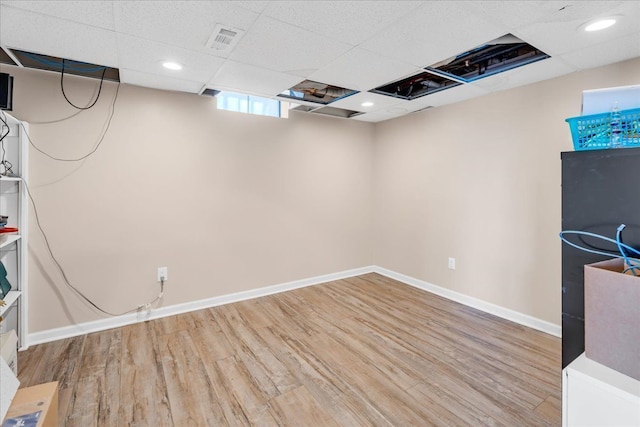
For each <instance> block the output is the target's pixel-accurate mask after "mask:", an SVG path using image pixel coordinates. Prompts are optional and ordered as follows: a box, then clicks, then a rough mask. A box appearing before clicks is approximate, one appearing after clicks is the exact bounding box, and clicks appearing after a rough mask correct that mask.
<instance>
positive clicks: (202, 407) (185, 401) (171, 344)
mask: <svg viewBox="0 0 640 427" xmlns="http://www.w3.org/2000/svg"><path fill="white" fill-rule="evenodd" d="M158 345H159V347H160V354H161V358H162V367H163V372H164V378H165V384H166V386H167V396H168V398H169V402H170V404H171V418H172V420H173V424H174V425H176V426H192V425H199V424H202V425H208V426H219V425H222V424H223V422H224V414H223V412H222V409H221V407H220V405H219V403H218V402H217V396H216V394H215V391H214V390H213V388H212V387H211V385H210V382H209V377H208V375H207V371H206V369H205V367H204V365H203V363H202V359H200V358H198V357H193V356H194V354H197V348H196V345H195V344H194V342H193V340H192V338H191V335H190V334H189V332H188V331H179V332H175V333H173V334H166V335H162V336H160V337H159V338H158Z"/></svg>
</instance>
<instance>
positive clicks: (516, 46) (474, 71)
mask: <svg viewBox="0 0 640 427" xmlns="http://www.w3.org/2000/svg"><path fill="white" fill-rule="evenodd" d="M547 58H550V56H549V55H547V54H546V53H544V52H542V51H541V50H539V49H537V48H535V47H533V46H531V45H530V44H529V43H526V42H524V41H522V40H521V39H519V38H518V37H516V36H514V35H513V34H506V35H504V36H502V37H499V38H497V39H495V40H491V41H489V42H487V43H485V44H483V45H481V46H477V47H475V48H473V49H471V50H468V51H466V52H463V53H461V54H459V55H456V56H454V57H452V58H449V59H445V60H444V61H440V62H438V63H436V64H433V65H431V66H429V67H427V68H426V69H427V70H428V71H431V72H434V73H437V74H440V75H443V76H446V77H449V78H453V79H457V80H461V81H463V82H465V83H469V82H472V81H474V80H478V79H482V78H485V77H489V76H492V75H494V74H499V73H503V72H505V71H508V70H511V69H514V68H517V67H521V66H523V65H527V64H531V63H534V62H537V61H541V60H543V59H547Z"/></svg>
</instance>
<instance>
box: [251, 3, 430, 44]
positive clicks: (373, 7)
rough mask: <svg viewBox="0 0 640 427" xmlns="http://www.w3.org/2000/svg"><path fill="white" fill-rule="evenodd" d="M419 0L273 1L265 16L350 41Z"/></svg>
mask: <svg viewBox="0 0 640 427" xmlns="http://www.w3.org/2000/svg"><path fill="white" fill-rule="evenodd" d="M421 3H423V2H421V1H275V2H271V3H270V4H269V6H268V7H267V9H266V10H265V11H264V15H265V16H269V17H271V18H274V19H277V20H279V21H282V22H286V23H288V24H292V25H295V26H297V27H300V28H304V29H306V30H309V31H312V32H314V33H317V34H322V35H324V36H327V37H331V38H333V39H336V40H340V41H342V42H345V43H349V44H351V45H354V46H355V45H357V44H359V43H361V42H363V41H364V40H366V39H368V38H370V37H372V36H373V35H374V34H376V33H377V32H378V31H380V30H382V29H384V28H385V27H387V26H388V25H390V24H392V23H393V22H395V21H396V20H398V19H400V18H402V17H403V16H404V15H406V14H408V13H410V12H411V11H412V10H413V9H415V8H416V7H417V6H419V5H420V4H421Z"/></svg>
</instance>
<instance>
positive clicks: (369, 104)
mask: <svg viewBox="0 0 640 427" xmlns="http://www.w3.org/2000/svg"><path fill="white" fill-rule="evenodd" d="M360 105H362V106H363V107H373V102H371V101H367V102H363V103H362V104H360Z"/></svg>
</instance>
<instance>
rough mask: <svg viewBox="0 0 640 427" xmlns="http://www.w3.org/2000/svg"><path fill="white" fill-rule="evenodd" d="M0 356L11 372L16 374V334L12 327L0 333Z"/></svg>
mask: <svg viewBox="0 0 640 427" xmlns="http://www.w3.org/2000/svg"><path fill="white" fill-rule="evenodd" d="M0 357H2V358H3V359H4V361H5V362H7V365H9V368H11V371H13V374H14V375H15V376H18V335H16V331H15V330H14V329H12V330H10V331H9V332H7V333H4V334H0Z"/></svg>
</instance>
